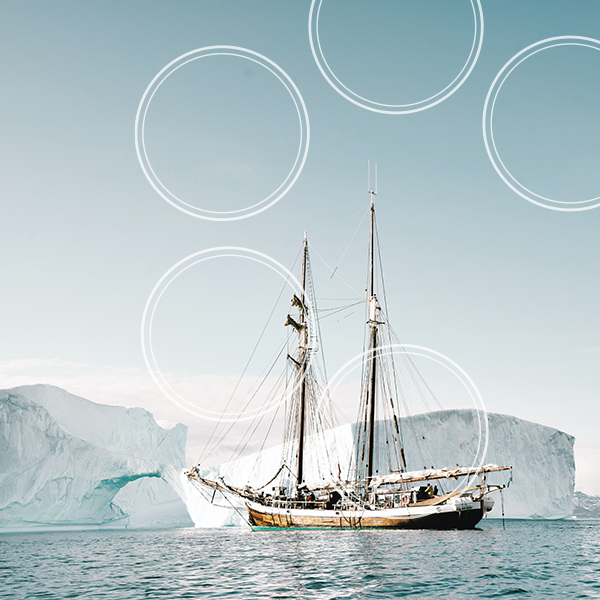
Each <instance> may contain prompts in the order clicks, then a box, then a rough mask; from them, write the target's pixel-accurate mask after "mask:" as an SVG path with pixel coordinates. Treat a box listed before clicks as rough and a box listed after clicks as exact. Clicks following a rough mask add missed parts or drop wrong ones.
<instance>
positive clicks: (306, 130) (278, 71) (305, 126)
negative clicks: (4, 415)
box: [135, 46, 310, 221]
mask: <svg viewBox="0 0 600 600" xmlns="http://www.w3.org/2000/svg"><path fill="white" fill-rule="evenodd" d="M211 50H230V51H231V52H210V53H208V51H211ZM244 52H246V53H248V54H250V55H251V56H246V55H244V54H243V53H244ZM192 55H194V56H193V57H192V58H188V57H190V56H192ZM218 55H229V56H237V57H239V58H243V59H246V60H251V61H252V62H255V63H257V64H259V65H260V66H262V67H263V68H265V69H267V70H268V71H270V72H271V73H272V74H273V75H275V76H276V77H277V78H278V79H279V81H280V82H281V83H282V84H283V85H284V87H285V88H286V90H287V91H288V93H289V94H290V96H291V98H292V100H293V102H294V106H295V108H296V112H297V113H298V120H299V124H300V143H299V148H298V153H297V155H296V160H295V161H294V164H293V166H292V169H291V170H290V172H289V173H288V175H287V177H286V178H285V179H284V181H283V183H281V184H280V185H279V187H278V188H277V189H276V190H275V191H274V192H272V193H271V194H270V195H269V196H268V197H267V198H265V199H263V200H261V201H260V202H258V203H256V204H254V205H251V206H249V207H245V208H242V209H238V210H233V211H211V210H208V209H203V208H199V207H197V206H194V205H191V204H188V203H186V202H184V201H183V200H181V199H180V198H178V197H177V196H176V195H175V194H173V193H172V192H171V191H170V190H169V189H168V188H167V187H166V186H165V185H164V184H163V183H162V181H161V180H160V179H159V177H158V176H157V175H156V173H155V172H154V169H153V168H152V165H151V163H150V160H149V158H148V154H147V152H146V146H145V123H146V115H147V112H148V108H149V106H150V102H151V101H152V98H153V97H154V94H155V93H156V91H157V90H158V89H159V87H160V86H161V85H162V83H163V82H164V81H165V80H166V79H167V78H168V77H169V76H170V75H171V74H172V73H174V72H175V71H176V70H177V69H179V68H181V67H183V66H184V65H186V64H188V63H189V62H192V61H193V60H198V59H201V58H206V57H209V56H218ZM253 57H257V58H258V59H261V60H263V61H265V63H266V64H265V63H263V62H260V60H257V58H253ZM185 58H188V60H185V61H184V62H182V63H181V64H177V63H179V61H181V60H182V59H185ZM175 65H176V66H175ZM269 65H270V66H269ZM271 67H273V68H274V69H275V70H273V69H272V68H271ZM169 69H171V70H169ZM280 75H281V76H283V78H282V77H281V76H280ZM161 77H162V79H161ZM286 80H287V83H286ZM288 83H289V85H288ZM154 86H155V87H154ZM292 90H293V91H292ZM293 92H295V94H296V96H294V93H293ZM149 94H150V95H149ZM147 98H148V101H147V102H146V99H147ZM300 107H301V108H302V110H301V109H300ZM142 110H143V115H142ZM140 115H142V119H141V126H140ZM303 117H304V122H303ZM140 138H141V139H140ZM303 145H304V152H302V147H303ZM309 146H310V121H309V117H308V111H307V108H306V104H305V102H304V99H303V97H302V94H301V93H300V90H299V89H298V87H297V86H296V84H295V83H294V81H293V80H292V78H291V77H290V76H289V75H288V74H287V73H286V72H285V71H284V70H283V69H282V68H281V67H280V66H279V65H278V64H277V63H275V62H274V61H272V60H271V59H269V58H267V57H266V56H264V55H262V54H259V53H258V52H254V51H253V50H249V49H248V48H242V47H239V46H205V47H203V48H197V49H196V50H192V51H190V52H186V53H185V54H182V55H181V56H178V57H177V58H175V59H174V60H172V61H171V62H170V63H169V64H167V65H166V66H165V67H163V68H162V69H161V70H160V71H159V72H158V73H157V74H156V75H155V76H154V78H153V79H152V81H151V82H150V84H149V85H148V87H147V88H146V90H145V92H144V94H143V96H142V99H141V100H140V103H139V105H138V110H137V113H136V118H135V148H136V154H137V157H138V162H139V163H140V166H141V168H142V171H143V173H144V175H145V177H146V179H147V180H148V182H149V183H150V185H152V187H153V188H154V190H155V191H156V192H157V193H158V194H159V196H161V197H162V198H163V199H164V200H166V201H167V202H168V203H169V204H171V205H172V206H174V207H175V208H177V209H178V210H181V211H182V212H184V213H186V214H188V215H190V216H193V217H197V218H201V219H206V220H209V221H236V220H240V219H245V218H248V217H251V216H254V215H256V214H258V213H260V212H263V211H264V210H266V209H268V208H270V207H271V206H273V205H274V204H276V203H277V202H278V201H279V200H281V198H283V197H284V196H285V195H286V194H287V193H288V192H289V190H290V189H291V188H292V186H293V185H294V184H295V183H296V181H297V179H298V177H299V176H300V173H301V172H302V170H303V168H304V165H305V163H306V159H307V156H308V149H309ZM140 147H141V150H142V151H143V152H142V151H140ZM300 155H302V158H301V160H300V164H299V165H298V160H299V158H300ZM145 163H147V167H148V169H147V168H146V164H145ZM294 170H296V172H295V174H294V176H293V178H292V179H291V181H290V182H289V183H288V184H287V186H286V187H285V188H284V190H283V191H282V192H281V193H280V194H279V195H278V196H276V198H275V199H274V200H272V201H271V202H269V204H267V205H266V206H262V207H261V208H257V209H256V210H254V211H252V212H249V213H247V214H243V215H234V213H239V212H244V211H250V210H252V209H253V208H256V207H258V206H260V205H261V204H263V203H265V202H268V201H269V199H270V198H271V197H272V196H274V195H275V194H277V192H278V191H279V190H280V189H281V188H282V187H283V186H285V184H286V182H287V181H288V179H290V177H291V176H292V174H293V173H294ZM148 171H150V172H151V174H152V175H151V174H150V173H149V172H148ZM152 176H153V177H154V179H156V181H154V180H153V177H152ZM157 184H158V185H157ZM161 188H162V189H161ZM168 195H170V196H172V198H169V197H168ZM185 207H188V208H185ZM189 209H193V211H198V212H193V211H192V210H189ZM216 214H218V215H224V216H213V215H216ZM228 215H233V216H228Z"/></svg>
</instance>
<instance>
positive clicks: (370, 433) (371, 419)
mask: <svg viewBox="0 0 600 600" xmlns="http://www.w3.org/2000/svg"><path fill="white" fill-rule="evenodd" d="M369 175H370V164H369ZM369 179H370V177H369ZM368 187H369V188H370V187H371V186H368ZM368 192H369V194H370V196H371V228H370V237H369V287H368V290H367V294H368V301H369V320H368V321H367V324H368V325H369V326H370V327H371V336H370V340H369V352H368V356H370V357H371V369H370V374H369V387H368V391H367V406H368V420H367V424H366V425H367V465H366V466H367V485H368V483H369V479H370V478H371V477H372V475H373V462H374V455H375V391H376V388H377V330H378V327H379V321H378V317H379V304H378V303H377V296H376V294H375V196H377V163H375V189H373V188H371V189H369V190H368Z"/></svg>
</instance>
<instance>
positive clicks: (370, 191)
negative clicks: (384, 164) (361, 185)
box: [367, 160, 377, 208]
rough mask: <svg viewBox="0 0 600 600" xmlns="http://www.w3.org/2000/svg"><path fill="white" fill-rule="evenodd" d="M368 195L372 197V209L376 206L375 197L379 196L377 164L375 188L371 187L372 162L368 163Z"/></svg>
mask: <svg viewBox="0 0 600 600" xmlns="http://www.w3.org/2000/svg"><path fill="white" fill-rule="evenodd" d="M367 172H368V174H367V193H368V194H370V196H371V208H373V205H374V204H375V198H374V196H377V163H375V187H374V188H373V187H371V161H370V160H369V161H367Z"/></svg>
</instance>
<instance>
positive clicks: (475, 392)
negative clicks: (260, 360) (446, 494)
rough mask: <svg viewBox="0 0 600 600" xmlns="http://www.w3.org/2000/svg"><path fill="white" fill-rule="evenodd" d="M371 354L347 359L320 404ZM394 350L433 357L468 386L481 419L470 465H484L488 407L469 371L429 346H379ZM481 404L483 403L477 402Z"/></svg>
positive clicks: (471, 479)
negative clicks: (473, 456) (429, 354)
mask: <svg viewBox="0 0 600 600" xmlns="http://www.w3.org/2000/svg"><path fill="white" fill-rule="evenodd" d="M407 348H408V349H412V350H414V351H413V352H410V351H407ZM381 351H385V352H384V353H383V354H381ZM422 352H429V353H431V354H432V355H434V356H435V357H436V358H434V357H432V356H428V355H427V354H423V353H422ZM372 353H373V351H372V350H366V351H364V352H362V353H361V354H357V355H356V356H355V357H354V358H351V359H350V360H349V361H348V362H346V364H344V365H343V366H342V367H340V369H338V371H337V372H336V373H335V375H334V376H333V377H332V378H331V379H330V380H329V382H328V384H327V386H326V387H325V389H324V390H323V392H322V393H321V396H320V399H319V403H320V404H321V403H323V402H325V401H327V398H330V397H331V396H332V395H333V392H334V391H335V390H336V389H337V387H338V386H339V385H340V383H341V382H342V381H343V380H344V378H345V377H346V376H347V375H348V374H349V373H350V372H351V371H353V370H354V369H356V368H358V367H360V366H361V365H362V363H363V360H365V358H367V359H368V357H369V356H370V355H371V354H372ZM394 353H399V354H405V355H406V354H408V355H414V356H422V357H423V358H427V359H429V360H432V361H433V362H436V363H438V364H440V365H441V366H443V367H445V368H446V369H448V370H449V371H450V372H451V373H452V374H453V375H454V376H455V377H456V378H457V379H458V380H459V381H460V382H461V383H462V385H463V386H464V387H465V389H466V390H467V392H468V393H469V396H470V398H471V400H472V401H473V404H474V406H475V412H476V413H477V415H478V417H479V418H478V435H479V439H478V442H477V452H476V454H475V458H474V462H473V465H471V468H480V467H482V466H483V461H484V460H485V457H486V454H487V450H488V443H489V423H488V413H487V409H486V407H485V404H484V402H483V398H482V396H481V393H480V392H479V389H478V388H477V386H476V385H475V382H474V381H473V380H472V379H471V377H469V375H468V373H467V372H466V371H465V370H464V369H463V368H462V367H461V366H460V365H458V364H457V363H455V362H454V361H453V360H452V359H450V358H448V357H447V356H445V355H444V354H442V353H441V352H437V351H436V350H432V349H431V348H427V347H425V346H417V345H414V344H386V345H384V346H379V347H378V348H377V356H388V355H392V354H394ZM440 359H441V360H440ZM442 361H445V362H442ZM353 363H354V364H353ZM450 365H451V366H450ZM451 367H453V368H454V369H456V371H458V373H460V374H461V375H462V378H461V376H459V374H458V373H457V372H456V371H455V370H453V368H451ZM463 378H464V379H463ZM478 403H479V405H480V406H478V405H477V404H478ZM482 429H483V434H484V435H483V447H482ZM480 453H481V457H480V458H478V457H479V456H480ZM475 477H477V475H471V476H469V477H467V479H466V480H465V485H464V487H463V488H459V487H457V488H455V489H466V488H467V487H469V485H470V483H471V482H472V481H473V480H474V479H475Z"/></svg>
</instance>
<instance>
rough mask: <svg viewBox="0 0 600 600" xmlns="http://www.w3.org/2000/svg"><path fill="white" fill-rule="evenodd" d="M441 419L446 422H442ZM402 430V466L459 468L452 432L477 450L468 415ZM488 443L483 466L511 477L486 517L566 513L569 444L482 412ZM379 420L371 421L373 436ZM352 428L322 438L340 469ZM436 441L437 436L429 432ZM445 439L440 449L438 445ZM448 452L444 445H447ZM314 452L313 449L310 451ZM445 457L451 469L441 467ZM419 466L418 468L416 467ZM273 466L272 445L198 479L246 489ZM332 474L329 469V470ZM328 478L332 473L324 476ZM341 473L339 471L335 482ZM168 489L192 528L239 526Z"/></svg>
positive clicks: (235, 516) (223, 508)
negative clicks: (425, 459)
mask: <svg viewBox="0 0 600 600" xmlns="http://www.w3.org/2000/svg"><path fill="white" fill-rule="evenodd" d="M446 416H447V417H449V419H448V418H446ZM401 421H402V429H403V430H404V431H409V430H410V432H411V435H405V439H404V448H405V454H406V459H407V463H408V465H409V467H410V466H411V465H414V467H415V468H421V467H429V466H435V467H452V466H454V464H456V463H459V464H461V465H464V466H471V465H472V464H473V457H472V456H471V455H469V453H468V451H467V450H466V449H465V446H464V445H463V444H461V443H459V442H458V436H457V435H456V431H459V432H460V433H461V435H462V436H463V437H465V439H466V441H467V442H468V444H469V446H470V447H471V448H477V444H478V441H479V438H478V422H479V419H478V416H477V413H475V411H473V410H468V409H459V410H451V411H446V412H445V413H441V412H433V413H429V414H423V415H416V416H414V417H412V424H409V423H408V422H407V421H406V420H405V419H402V420H401ZM488 423H489V443H488V449H487V454H486V456H485V460H484V464H487V463H495V464H499V465H509V466H512V467H513V479H512V482H511V483H510V486H509V488H508V489H506V490H504V491H503V493H502V498H500V497H499V495H498V494H496V495H495V500H496V506H495V508H494V511H493V512H492V513H490V518H499V517H501V516H502V512H501V511H502V509H501V503H502V501H503V503H504V510H505V516H506V518H516V519H560V518H565V517H569V516H571V514H572V503H573V491H574V486H575V461H574V455H573V444H574V438H573V436H571V435H568V434H566V433H563V432H561V431H559V430H557V429H554V428H552V427H546V426H544V425H539V424H537V423H532V422H530V421H525V420H523V419H519V418H517V417H512V416H508V415H502V414H496V413H489V414H488ZM383 425H384V424H383V422H379V427H380V430H381V428H382V427H383ZM354 427H355V425H343V426H341V427H338V428H336V429H334V430H331V431H329V432H327V442H326V443H327V446H328V448H329V454H330V455H331V456H337V457H338V458H339V462H340V464H341V465H343V464H347V463H348V457H349V456H350V454H351V452H352V446H353V431H354ZM439 433H441V434H443V435H437V434H439ZM383 437H384V436H383V435H380V436H378V439H379V440H381V442H380V444H381V445H380V448H379V450H380V452H381V451H383V450H384V448H383V443H384V442H383ZM415 438H418V439H419V441H420V442H421V443H420V445H425V446H426V447H427V450H428V452H427V455H428V457H431V462H432V463H433V465H430V464H422V463H423V459H422V457H421V453H420V452H419V450H418V447H417V444H416V443H415V442H414V439H415ZM444 439H445V440H446V443H444V442H443V440H444ZM452 439H454V440H456V441H455V442H453V443H452V442H451V446H450V448H449V447H448V446H447V442H448V440H452ZM307 448H308V453H309V456H308V463H309V466H308V469H307V470H308V474H307V479H309V478H310V477H311V475H310V471H311V470H312V475H313V476H314V475H315V472H316V469H315V463H316V459H315V456H314V452H313V453H312V455H311V450H310V448H311V443H310V441H309V442H308V443H307ZM318 450H319V447H318V444H317V451H318ZM449 451H450V455H451V456H452V457H453V458H454V464H449V458H448V457H449ZM419 461H420V462H419ZM280 464H281V446H275V447H272V448H270V449H268V450H266V451H263V452H262V453H261V454H260V455H250V456H246V457H244V458H241V459H239V460H237V461H234V462H230V463H224V464H222V465H219V466H216V467H211V468H204V469H202V468H201V469H200V472H201V474H202V475H203V476H204V477H207V478H209V479H216V478H218V477H221V476H223V477H224V478H225V481H226V482H227V483H229V484H231V485H234V486H240V487H243V486H244V485H246V484H248V483H250V484H251V485H253V486H255V487H256V486H257V485H259V484H263V483H266V482H267V481H269V479H270V478H271V477H272V476H273V475H274V474H275V473H276V471H277V469H278V468H279V466H280ZM332 470H334V471H337V465H335V466H334V468H333V469H332ZM332 475H333V476H334V477H336V475H337V473H332ZM345 476H346V473H345V472H344V471H343V470H342V477H345ZM508 477H509V476H508V473H507V472H505V473H493V474H490V475H489V476H488V481H489V482H490V483H506V482H507V480H508ZM172 485H174V486H179V493H180V494H181V495H182V497H184V498H185V501H186V504H187V506H188V512H189V513H190V516H191V517H192V519H193V520H194V522H195V524H196V526H197V527H221V526H228V525H242V524H243V523H244V519H243V517H244V512H243V510H242V507H240V506H239V505H238V507H237V508H238V510H239V512H235V511H234V510H231V508H227V507H228V501H227V500H226V499H225V498H223V497H222V496H221V495H220V494H217V496H216V498H215V500H214V502H215V504H217V505H218V506H214V505H211V504H210V503H209V501H208V500H209V499H210V498H209V497H208V496H209V494H208V493H207V492H205V491H203V492H202V493H200V492H199V491H198V490H196V489H195V488H194V487H193V486H192V484H190V483H189V482H188V481H186V479H185V477H184V476H183V474H179V481H173V483H172Z"/></svg>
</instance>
